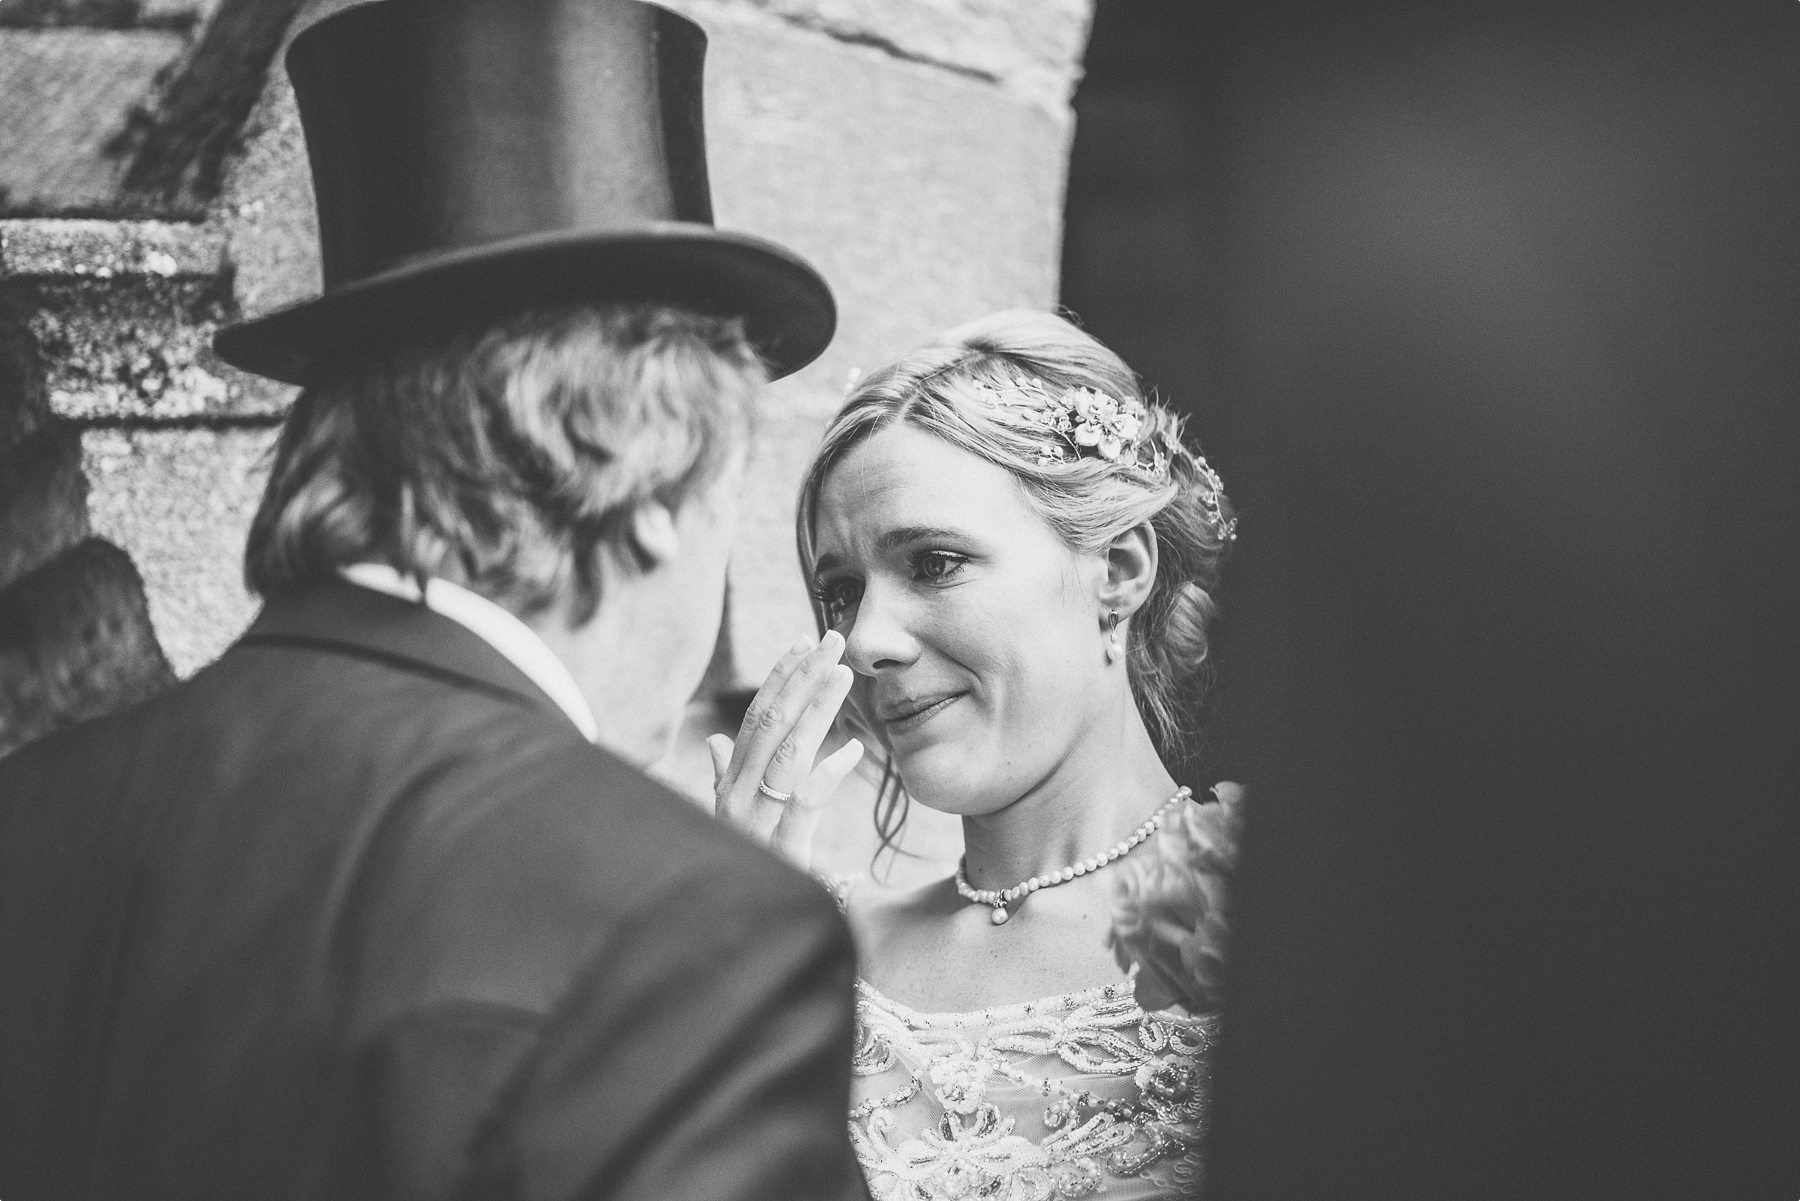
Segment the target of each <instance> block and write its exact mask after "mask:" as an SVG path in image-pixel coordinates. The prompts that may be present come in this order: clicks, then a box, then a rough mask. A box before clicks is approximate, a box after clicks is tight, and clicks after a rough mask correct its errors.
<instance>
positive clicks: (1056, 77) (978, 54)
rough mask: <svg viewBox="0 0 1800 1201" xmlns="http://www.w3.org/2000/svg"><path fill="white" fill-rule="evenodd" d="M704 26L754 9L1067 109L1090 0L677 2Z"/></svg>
mask: <svg viewBox="0 0 1800 1201" xmlns="http://www.w3.org/2000/svg"><path fill="white" fill-rule="evenodd" d="M670 6H671V7H673V8H678V9H681V10H682V11H683V12H686V13H687V14H688V15H689V16H691V17H693V18H694V19H695V20H697V21H701V22H702V23H709V22H710V21H711V20H715V19H717V18H718V17H719V16H720V15H722V14H723V15H726V16H729V15H731V14H740V13H745V12H756V13H762V14H767V15H769V16H773V17H776V18H779V19H780V20H782V21H785V22H787V23H789V24H792V25H796V26H798V27H800V28H803V29H810V30H815V31H817V32H819V33H822V34H825V35H827V36H829V37H831V38H834V39H836V40H838V41H841V42H847V43H851V44H855V45H863V46H869V47H872V48H875V49H878V50H881V51H882V52H883V53H886V54H890V55H893V56H894V57H896V58H903V59H910V60H912V61H914V62H921V63H928V64H931V65H933V66H937V67H942V68H944V69H947V70H951V71H956V72H958V73H961V74H964V75H968V76H971V77H973V78H976V79H981V80H985V81H987V82H989V83H997V84H1000V85H1001V86H1003V87H1005V88H1007V89H1008V90H1009V91H1012V92H1014V93H1016V94H1017V95H1019V96H1021V97H1023V98H1025V99H1027V100H1029V101H1030V102H1032V103H1033V104H1036V105H1038V106H1039V107H1040V108H1042V109H1043V110H1044V111H1045V112H1047V113H1050V114H1052V115H1061V114H1062V113H1064V112H1066V110H1067V106H1068V102H1069V97H1070V95H1071V93H1072V92H1073V91H1074V88H1075V82H1076V80H1077V79H1078V78H1080V75H1081V57H1082V52H1083V51H1084V50H1085V48H1086V46H1087V36H1088V26H1089V24H1090V19H1091V16H1092V13H1093V4H1092V0H1031V2H1030V3H1021V2H1020V0H671V5H670Z"/></svg>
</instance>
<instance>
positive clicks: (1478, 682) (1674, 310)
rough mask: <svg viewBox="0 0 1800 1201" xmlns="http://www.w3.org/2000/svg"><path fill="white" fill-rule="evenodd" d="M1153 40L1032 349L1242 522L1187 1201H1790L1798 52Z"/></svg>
mask: <svg viewBox="0 0 1800 1201" xmlns="http://www.w3.org/2000/svg"><path fill="white" fill-rule="evenodd" d="M1189 7H1190V6H1176V5H1164V4H1150V3H1142V2H1139V0H1101V5H1100V14H1099V18H1098V20H1097V22H1096V29H1095V36H1094V47H1095V50H1094V56H1093V58H1092V60H1091V61H1090V75H1089V78H1088V81H1087V82H1086V83H1085V84H1084V96H1083V99H1082V101H1081V104H1080V106H1079V108H1080V112H1081V113H1082V118H1083V120H1084V121H1089V122H1090V123H1089V124H1088V125H1087V126H1086V127H1084V129H1083V131H1082V134H1081V135H1080V136H1079V137H1078V141H1077V154H1076V158H1075V164H1076V167H1075V174H1074V175H1073V176H1072V179H1071V194H1070V241H1069V260H1068V262H1069V268H1070V274H1069V279H1068V289H1067V291H1066V293H1065V297H1066V300H1067V303H1069V304H1070V305H1071V307H1073V308H1075V309H1076V310H1077V311H1078V312H1080V313H1081V315H1082V317H1083V318H1084V319H1085V320H1086V322H1087V323H1088V325H1089V327H1090V328H1092V329H1094V330H1095V332H1097V333H1098V334H1099V335H1100V336H1101V337H1102V338H1104V339H1106V340H1108V341H1109V342H1111V343H1112V344H1113V345H1115V346H1117V347H1119V348H1120V349H1121V350H1122V351H1123V352H1124V353H1125V354H1126V356H1127V358H1128V359H1129V360H1130V361H1131V362H1133V364H1134V365H1135V366H1137V367H1138V368H1139V369H1140V370H1141V371H1143V372H1144V374H1145V375H1146V376H1147V377H1148V378H1149V379H1150V380H1151V381H1152V382H1153V383H1155V384H1157V385H1158V386H1159V387H1160V388H1161V389H1162V390H1163V391H1164V392H1165V393H1168V394H1171V395H1173V396H1175V397H1176V398H1177V399H1178V400H1180V401H1181V402H1182V403H1187V404H1191V405H1193V407H1194V408H1195V409H1196V410H1198V416H1197V421H1198V423H1199V428H1200V429H1201V431H1202V433H1203V435H1204V437H1205V439H1206V441H1207V443H1208V450H1209V452H1211V453H1213V456H1214V458H1215V460H1216V461H1217V462H1218V463H1219V466H1220V468H1221V470H1222V471H1223V472H1224V473H1225V475H1226V479H1227V482H1228V484H1230V485H1231V489H1232V492H1233V494H1234V496H1236V497H1237V498H1239V500H1240V501H1241V503H1242V505H1243V508H1244V510H1245V513H1246V519H1245V522H1244V529H1243V538H1242V543H1241V553H1240V555H1239V561H1238V563H1237V565H1236V571H1235V572H1234V573H1233V574H1232V575H1231V576H1230V577H1229V584H1228V588H1227V596H1226V602H1227V605H1228V607H1229V612H1230V614H1231V620H1230V624H1229V627H1228V630H1227V634H1228V641H1227V644H1226V647H1225V654H1224V656H1223V658H1222V661H1221V663H1222V671H1223V673H1224V690H1225V693H1226V695H1227V696H1228V697H1229V699H1230V709H1229V713H1230V762H1229V766H1230V768H1231V770H1232V771H1233V773H1234V774H1236V775H1238V776H1239V777H1240V778H1243V779H1244V780H1246V781H1247V782H1248V783H1249V784H1250V786H1251V789H1252V802H1253V812H1252V814H1251V818H1250V828H1249V833H1248V839H1249V842H1248V847H1247V852H1246V858H1245V865H1244V870H1243V878H1242V880H1241V884H1240V895H1241V899H1242V913H1241V919H1242V921H1241V933H1240V935H1239V941H1238V944H1237V951H1236V959H1235V964H1234V976H1233V980H1232V993H1231V1001H1230V1003H1229V1006H1228V1013H1227V1029H1228V1036H1227V1037H1228V1041H1227V1043H1226V1046H1225V1048H1224V1053H1223V1055H1222V1058H1221V1061H1220V1065H1219V1077H1218V1088H1217V1098H1216V1103H1217V1118H1216V1124H1215V1127H1214V1146H1213V1169H1212V1178H1213V1187H1212V1192H1211V1193H1210V1194H1209V1195H1210V1196H1211V1197H1213V1198H1214V1199H1215V1201H1217V1199H1239V1198H1263V1197H1268V1198H1299V1197H1332V1198H1335V1199H1344V1198H1364V1197H1367V1198H1376V1197H1381V1198H1394V1197H1409V1198H1411V1197H1416V1198H1433V1199H1442V1198H1458V1197H1483V1198H1502V1197H1504V1198H1514V1197H1516V1198H1563V1197H1567V1198H1596V1197H1609V1198H1610V1197H1621V1198H1623V1197H1630V1198H1633V1199H1634V1201H1635V1199H1638V1198H1645V1197H1707V1198H1711V1197H1720V1198H1724V1197H1732V1198H1738V1197H1744V1198H1750V1197H1789V1198H1791V1197H1793V1196H1796V1195H1800V1146H1797V1144H1800V1140H1797V1139H1796V1137H1795V1131H1797V1130H1800V1052H1797V1051H1796V1048H1795V1046H1794V1043H1795V1042H1796V1040H1795V1039H1794V1037H1793V1035H1792V1028H1793V1026H1794V1020H1793V1015H1794V1013H1795V1005H1796V1002H1795V997H1796V996H1797V995H1800V901H1797V894H1800V889H1797V888H1796V887H1795V884H1794V879H1795V875H1796V872H1795V868H1794V864H1795V862H1796V855H1797V852H1800V751H1797V750H1796V747H1797V746H1800V737H1797V736H1796V735H1797V734H1800V696H1797V688H1796V684H1795V681H1796V679H1797V678H1800V637H1797V636H1796V623H1795V620H1794V618H1795V611H1796V601H1795V598H1796V596H1797V595H1800V588H1797V585H1800V551H1797V547H1800V488H1797V487H1796V470H1795V464H1796V463H1800V403H1797V399H1796V392H1797V387H1796V381H1800V340H1797V339H1796V337H1795V332H1794V320H1793V316H1792V315H1793V314H1794V313H1796V312H1800V231H1797V229H1796V216H1795V215H1796V214H1797V213H1800V157H1797V156H1796V153H1795V150H1796V147H1800V6H1787V7H1783V6H1778V5H1735V4H1722V5H1721V4H1698V3H1691V2H1683V0H1649V2H1639V3H1633V4H1624V3H1592V2H1571V3H1562V4H1555V5H1552V4H1547V3H1517V2H1515V3H1509V4H1500V3H1478V4H1468V5H1444V4H1422V3H1386V4H1381V5H1342V4H1325V3H1301V2H1297V0H1263V2H1261V3H1256V4H1249V3H1242V4H1238V3H1222V4H1206V5H1194V6H1191V10H1190V11H1186V12H1183V11H1181V10H1182V9H1184V8H1189ZM1109 23H1110V24H1109ZM1115 56H1120V57H1115ZM1121 64H1124V65H1121ZM1157 64H1161V65H1157ZM1134 106H1135V107H1134ZM1155 123H1160V125H1156V124H1155ZM1153 126H1154V127H1158V128H1161V129H1163V130H1165V131H1167V132H1164V133H1154V134H1153V133H1152V132H1150V131H1151V129H1152V128H1153ZM1102 131H1110V132H1105V133H1103V132H1102ZM1127 160H1129V161H1127ZM1097 167H1098V168H1099V171H1098V176H1101V177H1103V178H1097V177H1096V175H1095V172H1096V168H1097ZM1084 172H1086V173H1088V174H1086V175H1084V174H1083V173H1084ZM1184 194H1185V195H1187V196H1188V197H1189V198H1188V200H1187V201H1186V202H1185V203H1184V202H1183V196H1184ZM1190 393H1191V394H1193V395H1194V396H1196V397H1200V398H1202V399H1198V400H1194V401H1188V400H1186V396H1187V394H1190Z"/></svg>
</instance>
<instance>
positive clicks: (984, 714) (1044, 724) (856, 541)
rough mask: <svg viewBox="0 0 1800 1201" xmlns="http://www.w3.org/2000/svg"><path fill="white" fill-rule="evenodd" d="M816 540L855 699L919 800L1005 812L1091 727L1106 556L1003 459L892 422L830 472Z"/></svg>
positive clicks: (820, 582) (820, 583) (1100, 657)
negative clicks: (1076, 536) (1050, 516)
mask: <svg viewBox="0 0 1800 1201" xmlns="http://www.w3.org/2000/svg"><path fill="white" fill-rule="evenodd" d="M814 548H815V552H816V554H817V561H816V565H815V568H814V580H813V584H814V588H815V590H816V591H817V592H818V594H819V596H820V598H821V600H822V601H823V603H824V605H825V609H826V612H827V615H828V620H830V622H831V624H832V627H833V628H834V629H837V630H838V631H839V632H841V633H842V634H843V635H844V641H845V652H844V661H845V662H847V663H848V664H850V666H851V667H852V668H854V669H855V671H856V683H855V687H854V689H853V691H852V694H851V700H852V703H853V704H854V705H856V707H857V709H858V711H859V712H860V713H861V714H862V716H863V717H864V718H865V719H866V720H867V721H868V723H869V725H870V727H871V728H872V729H873V730H874V731H875V733H876V735H877V737H879V739H880V740H881V743H882V745H883V746H884V747H885V748H886V749H887V751H888V753H889V754H890V755H891V756H892V757H893V759H894V762H895V765H896V766H897V767H898V768H899V770H900V774H901V777H902V778H903V779H904V780H905V781H906V787H907V791H908V792H909V793H910V794H911V795H912V796H913V797H914V798H915V799H917V800H918V801H920V802H922V803H923V804H926V805H930V806H931V807H932V808H934V809H941V810H944V811H946V812H950V813H957V814H965V815H966V814H978V813H988V812H992V811H994V810H996V809H999V808H1002V807H1004V806H1005V805H1007V804H1010V803H1011V802H1012V801H1013V800H1015V799H1017V798H1018V797H1019V796H1021V795H1022V794H1023V793H1025V792H1026V791H1027V790H1028V789H1030V788H1032V787H1034V786H1036V785H1037V784H1039V783H1040V782H1042V781H1043V780H1044V779H1046V778H1047V777H1048V776H1049V775H1050V774H1051V773H1052V772H1053V771H1054V770H1055V768H1056V765H1057V764H1058V763H1059V762H1060V761H1062V760H1063V759H1064V758H1065V757H1066V756H1067V755H1068V754H1069V753H1070V751H1071V749H1072V748H1073V747H1074V746H1075V745H1076V744H1077V743H1078V742H1079V740H1080V737H1081V735H1082V732H1083V731H1084V730H1086V729H1088V728H1090V727H1091V726H1092V725H1093V717H1094V708H1095V706H1096V704H1097V703H1099V698H1100V697H1101V696H1102V695H1103V692H1104V690H1103V689H1101V688H1100V687H1099V683H1100V680H1099V677H1100V676H1101V674H1102V673H1103V671H1104V666H1105V652H1104V644H1103V641H1102V634H1101V627H1100V623H1099V602H1098V599H1097V597H1098V595H1099V591H1100V588H1101V586H1102V584H1103V583H1104V578H1105V570H1106V567H1105V560H1104V559H1103V557H1102V556H1099V555H1087V556H1083V555H1078V554H1076V553H1075V552H1073V551H1071V550H1070V549H1069V548H1068V547H1067V546H1065V545H1064V544H1063V542H1062V541H1061V539H1059V538H1058V537H1057V536H1056V534H1055V533H1054V532H1053V531H1052V530H1051V528H1050V527H1049V525H1048V524H1047V523H1046V522H1045V521H1044V520H1043V518H1041V517H1040V516H1038V514H1037V513H1036V512H1034V511H1033V510H1032V509H1031V508H1030V506H1029V505H1028V504H1027V502H1026V499H1025V496H1024V493H1023V492H1022V491H1021V490H1020V488H1019V486H1018V485H1017V483H1016V482H1015V481H1014V479H1013V477H1012V476H1011V475H1010V474H1009V473H1007V472H1006V471H1005V470H1003V469H1001V468H999V467H996V466H994V465H993V464H991V463H989V462H987V461H985V460H983V459H980V458H978V457H976V456H974V455H972V454H969V453H968V452H966V451H963V450H960V449H958V448H957V447H954V446H952V445H950V444H949V443H947V442H944V441H942V440H941V439H939V438H937V437H935V436H933V435H931V434H928V433H926V432H924V431H922V430H919V429H916V428H913V427H909V426H903V425H902V426H891V427H889V428H888V429H885V430H883V431H882V432H880V433H878V434H876V435H874V436H873V437H871V438H870V439H869V440H868V441H866V442H864V443H862V444H861V445H860V446H858V447H856V448H855V449H854V450H852V451H850V452H849V453H848V454H847V455H845V456H844V458H843V459H842V461H840V462H839V463H838V465H837V466H836V467H834V468H833V469H832V470H831V472H830V474H829V475H827V476H826V478H825V481H824V485H823V487H822V488H821V489H820V492H819V501H818V506H817V513H816V524H815V528H814Z"/></svg>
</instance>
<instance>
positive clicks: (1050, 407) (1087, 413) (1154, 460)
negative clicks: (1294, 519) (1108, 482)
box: [971, 374, 1237, 542]
mask: <svg viewBox="0 0 1800 1201" xmlns="http://www.w3.org/2000/svg"><path fill="white" fill-rule="evenodd" d="M971 382H972V383H973V385H974V388H975V390H976V391H977V392H979V393H980V394H981V396H982V398H983V399H984V400H985V401H986V402H987V403H988V404H989V405H990V406H991V407H993V408H996V409H1003V410H1005V409H1016V410H1020V411H1021V412H1022V413H1023V414H1024V420H1026V421H1028V422H1030V423H1033V424H1035V425H1039V426H1042V427H1043V428H1044V429H1046V430H1049V431H1051V432H1053V433H1056V434H1058V435H1060V438H1059V439H1058V440H1057V441H1055V442H1045V443H1043V444H1042V448H1041V453H1039V455H1038V462H1039V463H1040V464H1049V463H1069V462H1073V461H1074V460H1076V459H1078V458H1080V457H1081V456H1082V455H1084V454H1086V455H1092V456H1094V457H1097V458H1101V459H1105V460H1106V461H1107V462H1109V463H1117V464H1119V465H1120V466H1122V467H1129V468H1134V469H1136V470H1137V471H1139V472H1141V473H1143V474H1144V475H1146V476H1148V477H1149V478H1150V479H1151V480H1153V481H1155V482H1156V483H1158V484H1162V483H1166V482H1168V479H1169V467H1170V463H1171V460H1172V453H1171V452H1173V453H1182V452H1181V451H1180V450H1177V449H1175V448H1174V447H1170V448H1169V449H1167V450H1165V447H1164V445H1163V443H1164V442H1165V440H1167V435H1161V436H1159V435H1157V434H1156V433H1155V432H1154V431H1153V430H1152V429H1151V423H1150V420H1149V417H1150V411H1149V409H1148V408H1146V407H1145V405H1144V402H1143V401H1141V400H1138V399H1137V398H1136V397H1131V396H1128V397H1126V398H1124V399H1123V400H1121V399H1120V398H1118V397H1116V396H1111V395H1108V394H1107V393H1105V392H1101V391H1098V390H1096V389H1094V388H1071V389H1069V390H1068V391H1067V392H1065V393H1063V394H1062V395H1061V396H1052V395H1051V394H1050V390H1049V389H1048V388H1047V387H1045V386H1044V382H1043V381H1042V380H1040V379H1037V378H1035V377H1034V376H1029V375H1022V374H1013V375H1011V376H1009V377H1008V379H1007V387H1005V388H1004V389H1003V388H999V387H996V386H995V385H993V384H991V383H989V382H988V381H986V380H979V379H978V380H974V381H971ZM1146 431H1149V432H1148V433H1147V432H1146ZM1191 457H1192V459H1193V462H1194V470H1195V472H1196V474H1198V475H1199V477H1200V481H1201V483H1202V484H1204V485H1205V490H1204V491H1203V492H1202V493H1201V496H1200V503H1201V504H1202V505H1204V506H1205V508H1206V512H1207V515H1208V516H1209V517H1210V518H1211V520H1212V526H1213V529H1215V530H1217V531H1218V534H1219V538H1220V539H1221V540H1222V541H1225V542H1231V541H1233V540H1235V539H1236V538H1237V518H1235V517H1227V516H1226V515H1225V504H1224V497H1225V482H1224V481H1223V480H1221V479H1220V478H1219V473H1218V472H1216V471H1214V470H1213V469H1212V466H1211V464H1209V463H1207V461H1206V459H1205V458H1204V457H1202V456H1200V455H1193V456H1191Z"/></svg>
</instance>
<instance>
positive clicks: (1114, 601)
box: [1100, 521, 1157, 618]
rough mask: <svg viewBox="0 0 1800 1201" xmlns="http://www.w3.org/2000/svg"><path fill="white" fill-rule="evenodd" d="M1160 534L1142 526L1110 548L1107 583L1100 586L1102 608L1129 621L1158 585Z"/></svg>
mask: <svg viewBox="0 0 1800 1201" xmlns="http://www.w3.org/2000/svg"><path fill="white" fill-rule="evenodd" d="M1156 555H1157V549H1156V531H1155V530H1154V529H1152V528H1151V526H1150V523H1149V522H1147V521H1142V522H1139V523H1138V524H1137V525H1134V526H1132V527H1131V528H1130V529H1128V530H1126V531H1125V532H1124V533H1122V534H1120V535H1119V536H1118V537H1117V538H1114V539H1113V540H1112V542H1111V543H1109V544H1108V545H1107V548H1106V579H1105V581H1104V582H1103V583H1102V584H1101V585H1100V607H1101V608H1102V609H1104V610H1108V611H1111V610H1117V611H1118V613H1119V616H1121V617H1126V618H1129V617H1130V616H1131V615H1132V614H1133V613H1136V612H1137V611H1138V607H1139V606H1140V605H1142V604H1143V603H1144V601H1145V599H1146V598H1147V597H1148V596H1149V595H1150V589H1151V588H1152V587H1153V586H1154V585H1155V583H1156Z"/></svg>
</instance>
